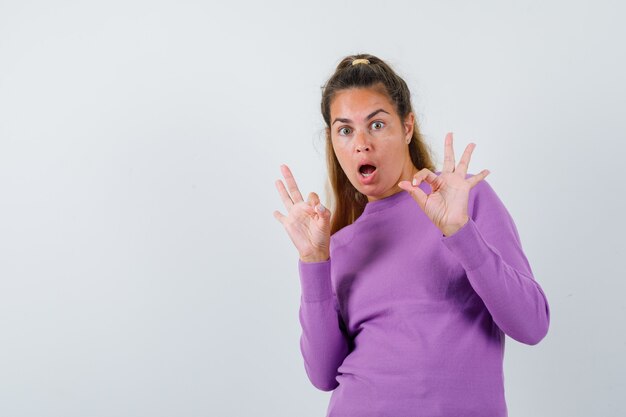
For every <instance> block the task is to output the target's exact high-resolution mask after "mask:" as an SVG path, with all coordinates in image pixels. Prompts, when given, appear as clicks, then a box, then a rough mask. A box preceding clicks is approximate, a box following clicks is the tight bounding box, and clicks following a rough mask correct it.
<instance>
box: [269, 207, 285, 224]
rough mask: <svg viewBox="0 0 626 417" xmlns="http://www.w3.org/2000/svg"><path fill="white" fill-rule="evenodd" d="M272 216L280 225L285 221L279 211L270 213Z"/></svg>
mask: <svg viewBox="0 0 626 417" xmlns="http://www.w3.org/2000/svg"><path fill="white" fill-rule="evenodd" d="M272 214H273V215H274V218H275V219H276V220H278V221H279V222H280V223H281V224H284V223H283V222H284V221H285V219H286V218H287V217H286V216H285V215H284V214H282V213H281V212H280V211H278V210H274V213H272Z"/></svg>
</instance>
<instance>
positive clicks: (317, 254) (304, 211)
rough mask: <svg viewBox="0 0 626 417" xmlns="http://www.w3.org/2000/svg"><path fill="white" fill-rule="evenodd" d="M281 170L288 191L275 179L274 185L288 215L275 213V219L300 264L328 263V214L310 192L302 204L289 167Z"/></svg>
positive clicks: (315, 196)
mask: <svg viewBox="0 0 626 417" xmlns="http://www.w3.org/2000/svg"><path fill="white" fill-rule="evenodd" d="M280 170H281V172H282V174H283V176H284V177H285V181H286V182H287V188H288V189H289V191H287V188H285V185H284V184H283V182H282V181H281V180H276V183H275V184H276V188H277V189H278V192H279V194H280V197H281V199H282V200H283V203H284V204H285V208H286V209H287V215H286V216H285V215H283V214H282V213H281V212H279V211H278V210H275V211H274V217H275V218H276V220H278V221H279V222H281V223H282V225H283V226H284V227H285V230H287V233H288V234H289V237H290V238H291V241H292V242H293V243H294V245H295V246H296V249H297V250H298V252H299V253H300V259H301V260H302V261H303V262H322V261H326V260H328V258H329V257H330V211H329V210H328V209H327V208H325V207H324V206H323V205H322V203H321V202H320V199H319V197H318V195H317V194H315V193H310V194H309V197H308V198H307V201H304V199H303V198H302V194H300V190H299V189H298V185H297V184H296V180H295V179H294V178H293V175H292V174H291V170H290V169H289V167H288V166H287V165H281V166H280ZM290 193H291V195H289V194H290Z"/></svg>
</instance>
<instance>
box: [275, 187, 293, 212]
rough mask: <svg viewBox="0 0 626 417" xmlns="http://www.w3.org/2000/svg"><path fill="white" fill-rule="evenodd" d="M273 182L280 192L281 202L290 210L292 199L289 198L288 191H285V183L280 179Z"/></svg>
mask: <svg viewBox="0 0 626 417" xmlns="http://www.w3.org/2000/svg"><path fill="white" fill-rule="evenodd" d="M275 184H276V189H277V190H278V193H279V194H280V199H281V200H282V201H283V204H284V205H285V208H286V209H287V212H289V211H291V208H292V207H293V201H292V200H291V197H290V196H289V193H288V192H287V189H286V188H285V184H283V182H282V181H281V180H276V182H275Z"/></svg>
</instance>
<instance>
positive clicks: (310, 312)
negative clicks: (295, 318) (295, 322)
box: [298, 259, 350, 391]
mask: <svg viewBox="0 0 626 417" xmlns="http://www.w3.org/2000/svg"><path fill="white" fill-rule="evenodd" d="M330 263H331V260H330V259H328V260H326V261H323V262H302V261H301V260H298V270H299V272H300V284H301V287H302V295H301V297H300V312H299V318H300V324H301V326H302V335H301V337H300V350H301V352H302V357H303V358H304V367H305V370H306V373H307V375H308V377H309V380H310V381H311V383H312V384H313V385H314V386H315V387H316V388H318V389H320V390H322V391H332V390H334V389H335V388H337V386H338V385H339V383H338V382H337V380H336V379H335V377H336V376H337V374H338V371H337V369H338V368H339V366H340V365H341V363H342V362H343V360H344V359H345V357H346V356H347V355H348V353H349V350H350V348H349V346H350V345H349V339H348V338H347V336H346V334H345V326H343V327H342V324H343V321H342V319H341V316H340V315H339V309H338V306H337V303H336V297H335V295H334V294H333V291H332V286H331V280H330Z"/></svg>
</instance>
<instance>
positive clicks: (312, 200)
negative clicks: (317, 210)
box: [306, 192, 320, 207]
mask: <svg viewBox="0 0 626 417" xmlns="http://www.w3.org/2000/svg"><path fill="white" fill-rule="evenodd" d="M306 202H307V203H308V204H309V205H310V206H311V207H315V206H316V205H318V204H319V202H320V198H319V196H318V195H317V194H316V193H314V192H311V193H309V196H308V198H307V200H306Z"/></svg>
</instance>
